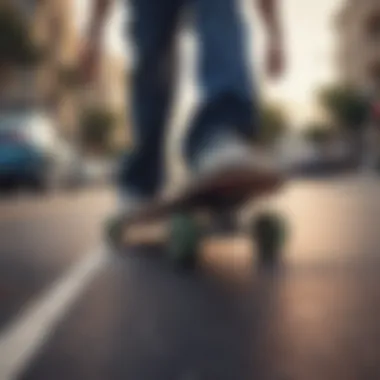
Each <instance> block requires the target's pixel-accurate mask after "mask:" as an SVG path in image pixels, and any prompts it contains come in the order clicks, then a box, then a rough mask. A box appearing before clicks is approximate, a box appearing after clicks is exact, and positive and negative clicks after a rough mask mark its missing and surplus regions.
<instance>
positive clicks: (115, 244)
mask: <svg viewBox="0 0 380 380" xmlns="http://www.w3.org/2000/svg"><path fill="white" fill-rule="evenodd" d="M123 225H124V224H123V220H122V218H113V219H111V220H109V221H108V222H107V224H106V241H107V242H108V243H109V244H110V245H111V247H112V248H115V249H116V248H119V247H120V246H121V243H122V236H123Z"/></svg>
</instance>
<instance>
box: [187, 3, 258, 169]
mask: <svg viewBox="0 0 380 380" xmlns="http://www.w3.org/2000/svg"><path fill="white" fill-rule="evenodd" d="M192 2H193V4H194V11H195V18H196V28H197V32H198V38H199V47H200V49H199V53H200V76H201V78H200V79H201V86H202V87H201V89H202V91H203V101H202V102H201V104H202V106H201V107H200V109H199V112H198V113H197V114H196V117H195V119H194V120H193V123H192V125H191V128H190V131H189V134H188V138H187V140H186V146H185V153H186V156H187V158H188V160H189V163H190V164H194V161H196V160H197V156H198V154H199V152H200V151H202V150H205V151H207V150H208V149H210V147H209V144H214V142H215V140H216V139H223V136H225V139H227V140H229V139H230V137H231V135H233V136H234V137H236V138H241V139H244V140H247V139H249V140H250V141H253V140H254V138H255V136H256V133H257V132H258V128H259V124H260V123H259V111H258V108H259V107H258V104H257V103H258V102H257V99H256V94H255V92H254V82H253V80H252V79H253V78H252V77H251V72H252V68H251V67H249V60H248V57H247V52H246V49H245V43H246V38H245V31H244V23H243V21H242V18H241V14H240V9H239V1H237V0H207V1H205V0H192Z"/></svg>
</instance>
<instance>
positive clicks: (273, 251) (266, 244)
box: [252, 212, 286, 264]
mask: <svg viewBox="0 0 380 380" xmlns="http://www.w3.org/2000/svg"><path fill="white" fill-rule="evenodd" d="M252 237H253V239H254V240H255V242H256V246H257V249H258V254H259V260H260V262H261V263H263V264H272V263H275V262H276V261H277V260H278V258H279V256H280V254H281V251H282V249H283V246H284V244H285V238H286V226H285V221H284V219H283V218H281V217H280V216H279V215H277V214H273V213H269V212H268V213H263V214H261V215H259V216H258V217H257V218H256V219H255V220H254V221H253V223H252Z"/></svg>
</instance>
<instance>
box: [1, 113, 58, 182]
mask: <svg viewBox="0 0 380 380" xmlns="http://www.w3.org/2000/svg"><path fill="white" fill-rule="evenodd" d="M56 142H57V137H56V133H55V128H54V125H53V123H52V121H51V119H49V118H48V117H47V116H46V115H44V114H43V113H41V112H39V111H34V110H32V111H29V110H27V111H25V110H22V111H15V110H12V111H8V112H7V111H4V110H1V111H0V186H1V187H10V186H15V185H17V186H20V185H21V186H33V187H37V188H46V187H47V186H49V184H50V183H51V181H52V178H53V176H54V174H53V172H54V170H53V169H54V161H55V154H56Z"/></svg>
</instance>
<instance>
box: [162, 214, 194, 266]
mask: <svg viewBox="0 0 380 380" xmlns="http://www.w3.org/2000/svg"><path fill="white" fill-rule="evenodd" d="M200 242H201V230H200V227H199V224H198V223H197V221H196V220H195V218H194V217H192V216H190V215H186V214H177V215H174V216H173V217H172V218H171V221H170V230H169V236H168V247H167V254H168V258H169V260H171V261H173V262H174V263H175V264H176V265H179V266H180V267H184V268H189V269H192V268H194V267H195V265H196V261H197V253H198V251H199V246H200Z"/></svg>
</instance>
